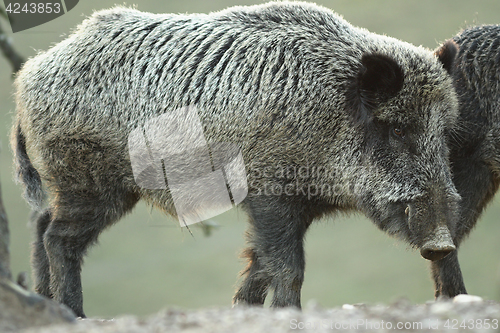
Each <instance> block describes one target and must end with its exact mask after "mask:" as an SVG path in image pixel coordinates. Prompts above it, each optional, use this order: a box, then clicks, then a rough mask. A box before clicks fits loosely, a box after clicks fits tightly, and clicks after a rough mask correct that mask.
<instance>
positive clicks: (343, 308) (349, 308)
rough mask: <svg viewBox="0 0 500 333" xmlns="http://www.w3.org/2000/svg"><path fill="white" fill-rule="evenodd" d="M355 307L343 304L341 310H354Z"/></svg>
mask: <svg viewBox="0 0 500 333" xmlns="http://www.w3.org/2000/svg"><path fill="white" fill-rule="evenodd" d="M355 308H356V307H355V306H354V305H352V304H344V305H342V310H354V309H355Z"/></svg>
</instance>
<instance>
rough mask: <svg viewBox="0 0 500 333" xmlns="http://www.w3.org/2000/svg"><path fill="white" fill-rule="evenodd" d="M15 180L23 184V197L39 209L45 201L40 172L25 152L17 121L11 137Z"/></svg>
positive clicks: (36, 209) (24, 141)
mask: <svg viewBox="0 0 500 333" xmlns="http://www.w3.org/2000/svg"><path fill="white" fill-rule="evenodd" d="M13 150H14V154H15V163H16V175H17V181H18V182H20V183H22V184H23V185H24V198H25V199H26V201H27V202H28V203H29V204H30V206H31V208H32V209H33V210H35V211H41V210H42V206H43V203H44V201H45V193H44V191H43V189H42V180H41V179H40V174H39V173H38V171H37V170H36V169H35V167H34V166H33V164H31V160H30V158H29V156H28V153H27V152H26V139H25V137H24V134H23V132H22V130H21V126H20V124H19V123H17V128H16V129H15V133H14V137H13Z"/></svg>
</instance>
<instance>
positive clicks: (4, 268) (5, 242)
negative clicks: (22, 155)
mask: <svg viewBox="0 0 500 333" xmlns="http://www.w3.org/2000/svg"><path fill="white" fill-rule="evenodd" d="M0 277H3V278H7V279H9V280H10V279H11V273H10V255H9V225H8V222H7V214H6V213H5V208H4V206H3V202H2V188H1V184H0Z"/></svg>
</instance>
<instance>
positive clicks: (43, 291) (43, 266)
mask: <svg viewBox="0 0 500 333" xmlns="http://www.w3.org/2000/svg"><path fill="white" fill-rule="evenodd" d="M32 219H33V220H34V221H35V223H36V234H35V241H34V242H33V246H32V254H31V265H32V266H33V278H34V283H35V291H36V292H37V293H39V294H40V295H43V296H45V297H49V298H51V297H52V294H51V292H50V267H49V259H48V258H47V252H46V251H45V245H44V244H43V235H44V234H45V231H46V230H47V227H48V226H49V223H50V221H51V220H52V215H51V212H50V209H47V210H45V211H44V212H42V213H41V214H38V213H36V212H35V213H33V216H32Z"/></svg>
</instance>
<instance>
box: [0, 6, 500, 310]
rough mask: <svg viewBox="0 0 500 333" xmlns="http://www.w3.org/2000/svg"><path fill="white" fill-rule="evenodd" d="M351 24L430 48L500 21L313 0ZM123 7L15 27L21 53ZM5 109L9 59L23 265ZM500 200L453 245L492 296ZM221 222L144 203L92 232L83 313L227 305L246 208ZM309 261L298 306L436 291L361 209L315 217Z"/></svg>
mask: <svg viewBox="0 0 500 333" xmlns="http://www.w3.org/2000/svg"><path fill="white" fill-rule="evenodd" d="M261 2H262V1H250V0H212V1H204V0H182V1H179V0H175V1H171V0H169V1H152V0H135V1H134V2H128V3H127V4H128V5H132V4H134V5H136V6H137V8H138V9H140V10H144V11H151V12H181V13H193V12H210V11H216V10H220V9H223V8H225V7H227V6H231V5H250V4H256V3H261ZM317 3H319V4H322V5H324V6H326V7H329V8H331V9H333V10H334V11H336V12H338V13H339V14H341V15H343V16H344V18H345V19H347V20H348V21H350V22H351V23H353V24H354V25H357V26H361V27H365V28H367V29H369V30H371V31H373V32H377V33H380V34H387V35H390V36H393V37H396V38H399V39H402V40H405V41H408V42H411V43H413V44H416V45H423V46H426V47H428V48H432V49H434V48H435V47H437V46H438V44H439V43H440V42H442V41H444V40H445V39H447V38H450V37H452V36H453V35H455V34H456V33H457V32H458V31H459V30H460V29H461V28H464V27H467V26H470V25H477V24H486V23H494V24H497V23H500V1H498V0H481V1H468V0H439V1H436V0H418V1H416V0H405V1H395V0H393V1H389V0H371V1H361V0H344V1H340V0H339V1H335V0H323V1H317ZM115 4H122V2H117V1H115V0H99V1H97V0H81V1H80V3H79V4H78V6H77V7H75V8H74V9H73V10H72V11H70V12H69V13H68V14H66V15H64V16H62V17H60V18H58V19H56V20H54V21H52V22H49V23H47V24H44V25H42V26H39V27H36V28H33V29H30V30H28V31H24V32H20V33H16V34H12V33H10V28H9V27H8V26H7V24H6V22H5V21H2V22H1V24H2V25H3V27H4V29H6V30H7V31H9V37H11V38H12V40H13V42H14V44H15V46H16V48H17V49H18V50H19V51H20V52H21V53H22V54H23V55H25V56H33V55H35V54H36V52H37V50H46V49H47V48H48V47H50V46H51V45H54V44H55V43H57V42H59V41H60V40H62V39H63V38H64V36H67V34H68V33H69V32H70V31H71V30H72V29H73V28H74V27H75V25H76V24H78V23H80V22H81V21H82V20H83V18H84V17H85V16H87V15H89V14H91V13H92V11H93V10H99V9H103V8H109V7H111V6H113V5H115ZM13 112H14V104H13V99H12V81H11V75H10V66H9V64H8V63H7V61H6V60H5V59H4V58H2V57H0V119H1V120H0V142H1V144H2V151H1V155H0V177H1V184H2V191H3V197H4V203H5V206H6V208H7V214H8V217H9V220H10V229H11V252H12V258H11V259H12V270H13V272H14V273H15V274H17V273H18V272H20V271H27V272H30V264H29V252H30V242H31V231H30V228H29V225H28V217H29V207H28V206H27V204H26V203H25V202H24V201H23V199H22V198H21V190H20V188H19V187H18V186H16V185H15V184H14V182H13V171H12V161H11V160H12V155H11V152H10V149H9V147H8V136H9V131H10V126H11V121H12V116H13ZM499 215H500V202H499V199H498V197H497V198H495V200H494V203H493V204H492V205H491V206H490V207H489V209H488V210H487V211H486V213H485V214H484V215H483V216H482V218H481V220H480V223H479V224H478V227H477V228H476V230H475V231H474V232H473V233H472V236H471V237H470V239H468V240H467V241H465V242H464V243H463V245H462V248H461V250H460V255H459V257H460V260H461V264H462V270H463V273H464V277H465V282H466V286H467V288H468V291H469V293H471V294H476V295H480V296H482V297H484V298H486V299H493V300H500V242H499V240H498V239H499V238H500V223H499V221H498V219H499ZM214 220H215V221H217V222H218V223H219V224H220V225H221V227H220V228H219V229H218V230H216V231H215V232H214V233H213V234H212V236H211V237H208V238H207V237H204V236H203V234H202V232H201V231H200V230H199V229H198V228H196V227H193V228H192V231H193V235H194V236H193V237H192V236H191V235H190V234H189V232H187V231H186V230H184V229H181V228H180V227H179V225H178V223H177V222H176V221H175V220H173V219H171V218H168V217H166V216H164V215H163V214H161V213H159V212H157V211H151V209H150V208H149V207H146V206H145V205H142V204H141V205H139V206H138V207H137V208H136V209H135V211H134V213H133V214H131V215H129V216H127V217H126V218H125V219H123V220H121V221H120V222H119V223H117V224H116V225H115V226H113V227H111V228H110V230H107V231H105V232H104V233H103V234H102V235H101V237H100V244H99V245H98V246H95V247H94V248H92V250H91V251H90V252H89V255H88V257H87V259H86V262H85V265H84V267H83V273H82V276H83V290H84V306H85V310H86V313H87V315H88V316H95V317H113V316H116V315H119V314H125V313H129V314H138V315H144V314H150V313H153V312H156V311H158V310H159V309H161V308H164V307H167V306H179V307H184V308H197V307H208V306H229V305H230V302H231V297H232V294H233V292H234V289H235V286H236V281H237V277H238V272H239V271H240V269H242V268H243V267H244V263H243V262H241V261H240V260H239V259H238V253H239V251H240V250H241V249H242V248H243V247H244V237H243V234H244V230H245V227H246V216H245V214H244V213H243V212H241V211H238V210H233V211H230V212H227V213H225V214H223V215H221V216H218V217H216V218H215V219H214ZM306 254H307V269H306V280H305V283H304V287H303V303H304V304H306V303H307V302H308V301H309V300H311V299H316V300H317V301H318V302H319V303H320V304H321V305H323V306H325V307H333V306H339V305H342V304H343V303H358V302H369V303H378V302H390V301H393V300H395V299H397V298H399V297H407V298H408V299H410V300H411V301H412V302H415V303H418V302H425V301H427V300H431V299H433V285H432V283H431V279H430V273H429V268H428V262H427V261H426V260H424V259H422V258H421V257H420V255H419V253H418V252H415V251H412V250H409V249H408V248H407V246H406V245H405V244H403V243H401V242H399V241H396V240H394V239H391V238H389V237H388V236H387V235H385V234H383V233H382V232H380V231H379V230H377V229H376V228H375V226H374V225H373V224H372V223H371V222H370V221H369V220H367V219H366V218H364V217H363V216H360V215H353V216H351V217H345V216H337V217H334V218H329V219H325V220H322V221H318V222H317V223H316V224H314V225H313V226H312V227H311V228H310V231H309V233H308V235H307V239H306Z"/></svg>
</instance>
